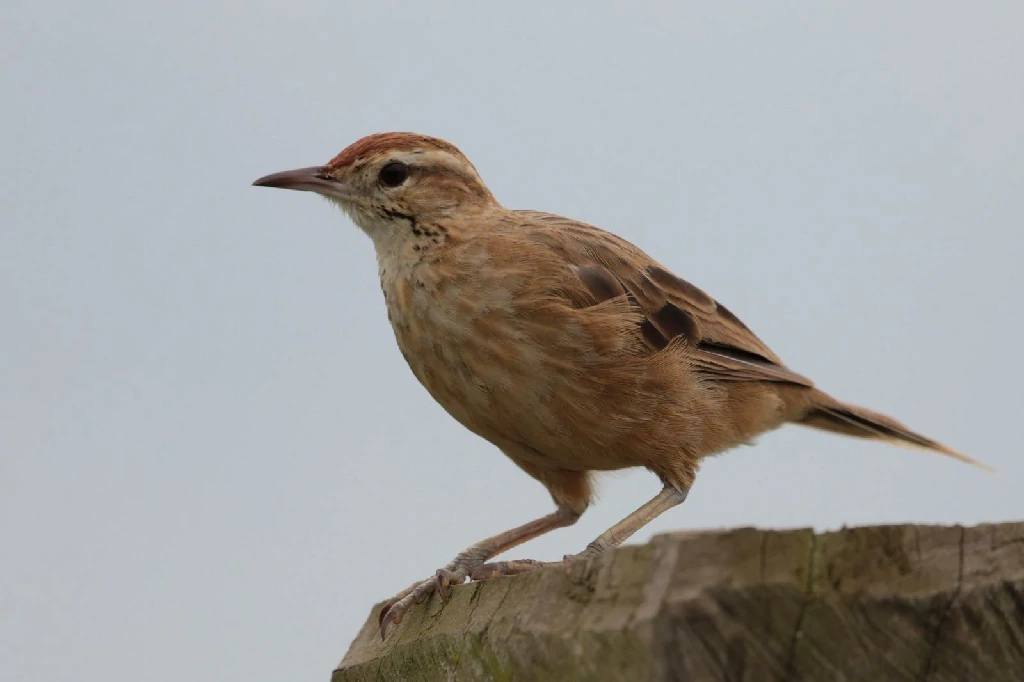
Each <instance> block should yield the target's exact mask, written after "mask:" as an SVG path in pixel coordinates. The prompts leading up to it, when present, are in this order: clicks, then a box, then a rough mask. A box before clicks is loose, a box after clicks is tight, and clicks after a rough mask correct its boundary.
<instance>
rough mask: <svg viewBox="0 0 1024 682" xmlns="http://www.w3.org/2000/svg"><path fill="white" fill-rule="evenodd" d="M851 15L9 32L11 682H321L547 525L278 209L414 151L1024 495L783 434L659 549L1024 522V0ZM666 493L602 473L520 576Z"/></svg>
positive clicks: (4, 482)
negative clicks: (548, 216)
mask: <svg viewBox="0 0 1024 682" xmlns="http://www.w3.org/2000/svg"><path fill="white" fill-rule="evenodd" d="M848 4H850V5H853V6H852V7H840V6H839V5H840V3H817V2H814V3H811V2H797V3H785V6H784V7H776V8H770V3H763V2H750V3H729V4H728V5H725V4H723V3H689V5H690V6H688V7H680V6H679V5H682V3H669V2H665V3H647V4H646V5H645V6H644V7H643V8H639V7H633V8H630V9H625V3H623V4H622V5H621V6H616V5H605V6H604V7H603V8H601V9H598V5H599V3H590V4H589V7H591V9H589V10H588V11H587V13H586V14H583V13H581V12H580V11H579V10H578V9H575V10H569V9H559V8H558V7H551V6H547V5H548V4H547V3H528V2H518V3H513V4H510V5H507V6H506V7H504V8H502V9H493V8H491V9H487V8H484V7H483V6H477V5H475V4H474V5H470V4H468V3H467V4H465V5H464V6H461V7H459V6H457V5H455V4H444V3H426V2H424V3H418V4H416V5H415V6H413V5H412V4H411V3H410V4H403V5H399V4H389V3H383V2H376V3H372V4H371V3H365V4H359V5H356V4H354V3H345V2H336V1H332V2H326V1H323V2H317V3H312V4H310V5H305V6H303V7H301V8H300V7H298V6H294V5H290V4H289V3H282V2H244V3H243V2H222V3H210V2H195V1H190V2H179V3H163V4H156V3H127V2H121V3H113V2H103V1H101V0H97V1H96V2H89V3H80V2H78V3H71V2H66V1H55V2H49V3H38V2H27V1H25V0H14V2H13V3H12V2H8V3H7V5H6V6H5V11H4V21H3V22H2V23H0V91H2V92H3V102H4V104H3V107H0V149H2V150H3V153H2V154H0V313H2V315H0V338H2V342H0V537H2V538H3V542H2V550H0V676H2V677H3V678H4V679H9V680H19V681H23V682H29V681H32V680H43V679H45V680H72V679H74V680H76V681H79V682H88V681H92V680H97V681H98V680H104V681H111V680H113V681H115V682H119V681H125V682H127V681H129V680H131V681H133V682H135V681H137V680H139V679H146V680H183V679H211V680H213V679H245V680H252V681H256V680H268V681H271V680H273V681H276V680H284V679H294V680H307V679H314V680H315V679H320V680H326V679H327V676H328V675H329V673H330V670H331V668H332V667H333V666H334V665H335V663H336V662H337V661H338V660H339V659H340V657H341V656H342V654H343V653H344V651H345V649H346V648H347V647H348V644H349V642H350V640H351V638H352V637H353V636H354V634H355V632H356V631H357V629H358V627H359V626H360V625H361V623H362V622H363V620H364V619H365V618H366V616H367V614H368V612H369V609H370V606H371V604H373V603H374V602H376V601H378V600H380V599H383V598H385V597H388V596H390V595H391V594H392V593H394V592H396V591H398V590H399V589H401V588H403V587H405V586H406V585H407V584H409V583H410V582H412V581H413V580H415V579H419V578H423V577H426V576H427V575H429V574H430V573H432V572H433V570H434V569H435V568H437V567H438V566H440V565H443V564H444V563H446V562H447V561H448V560H449V559H450V558H451V557H452V556H453V555H454V554H455V553H456V552H458V551H459V550H461V549H463V548H464V547H465V546H466V545H468V544H470V543H471V542H473V541H475V540H478V539H480V538H482V537H483V536H486V535H488V534H491V533H494V532H496V531H500V530H504V529H506V528H507V527H510V526H512V525H514V524H517V523H520V522H523V521H525V520H528V519H530V518H533V517H535V516H538V515H540V514H542V513H547V512H548V511H549V510H550V509H551V502H550V499H549V498H548V496H547V493H546V492H545V491H544V489H543V488H541V486H540V485H538V484H537V483H536V482H534V481H533V480H531V479H529V478H527V477H526V476H525V475H523V474H522V473H520V472H519V471H518V470H517V469H516V467H514V466H513V465H512V464H511V463H509V462H508V461H506V460H505V459H504V457H503V456H502V455H501V454H500V453H499V452H498V451H497V450H495V449H494V448H493V447H491V446H490V445H488V444H487V443H485V442H483V441H481V440H479V439H477V438H476V437H475V436H473V435H471V434H469V433H468V432H466V431H464V430H463V429H462V428H461V427H460V426H459V425H457V424H456V423H455V422H454V421H453V420H451V419H450V418H449V417H448V416H447V415H446V414H445V413H444V411H443V410H442V409H441V408H440V407H438V406H437V405H435V404H434V403H433V401H432V400H431V399H430V397H429V396H428V395H427V393H426V391H425V390H423V389H422V388H421V387H420V386H419V385H418V384H417V383H416V381H415V379H414V378H413V376H412V374H411V372H410V371H409V370H408V368H407V367H406V366H405V364H404V362H403V360H402V357H401V355H400V354H399V353H398V351H397V348H396V347H395V344H394V340H393V337H392V333H391V330H390V328H389V326H388V323H387V319H386V317H385V313H384V306H383V300H382V296H381V294H380V290H379V286H378V283H377V276H376V265H375V263H374V258H373V249H372V247H371V244H370V242H369V240H368V239H366V237H365V236H364V235H363V234H362V233H360V232H359V231H358V230H357V229H356V228H355V227H354V226H352V225H351V224H350V223H348V222H347V220H346V219H345V218H344V217H343V216H342V215H341V214H340V213H339V212H338V211H336V210H333V209H331V208H330V207H328V206H327V205H326V204H325V203H324V202H323V201H320V200H318V199H316V198H315V197H313V196H311V195H308V194H307V195H303V194H298V193H289V192H272V191H267V190H261V189H255V188H251V187H250V186H249V184H250V183H251V182H252V180H254V179H255V178H257V177H258V176H261V175H263V174H266V173H270V172H273V171H278V170H284V169H287V168H292V167H295V166H305V165H312V164H318V163H323V162H325V161H326V160H327V159H329V158H330V157H331V156H333V155H334V154H335V153H336V152H338V151H339V150H340V149H341V148H343V147H345V146H346V145H348V144H349V143H350V142H352V141H354V140H355V139H357V138H359V137H361V136H363V135H365V134H368V133H372V132H378V131H384V130H413V131H418V132H422V133H428V134H432V135H437V136H441V137H444V138H447V139H449V140H451V141H452V142H454V143H455V144H457V145H459V146H460V147H461V148H462V150H463V151H464V152H465V153H466V154H467V155H468V156H469V158H470V159H472V161H473V162H474V163H475V164H476V166H477V168H478V169H479V170H480V172H481V174H482V175H483V177H484V179H485V180H486V181H487V182H488V184H489V185H490V187H491V189H492V190H493V191H494V193H495V194H496V195H497V196H498V198H499V200H501V201H502V202H503V203H504V204H506V205H508V206H511V207H516V208H533V209H540V210H547V211H552V212H557V213H562V214H565V215H569V216H572V217H575V218H579V219H583V220H587V221H589V222H592V223H595V224H597V225H600V226H602V227H605V228H607V229H610V230H612V231H614V232H617V233H618V234H620V235H622V236H624V237H626V238H628V239H630V240H632V241H634V242H635V243H636V244H638V245H640V246H641V247H643V248H645V249H647V250H648V251H649V252H651V253H652V255H654V256H655V257H656V258H658V259H659V260H661V261H662V262H664V263H666V264H667V265H668V266H670V267H671V268H672V269H673V270H675V271H676V272H677V273H678V274H679V275H681V276H683V277H685V278H686V279H688V280H690V281H692V282H694V283H696V284H698V285H699V286H701V287H703V288H705V289H706V290H708V291H709V292H710V293H711V294H712V295H714V296H715V297H717V298H718V299H719V300H721V301H723V302H724V303H725V304H726V305H728V306H729V307H730V308H731V309H732V310H733V311H734V312H736V313H737V314H738V315H739V316H740V317H741V318H743V319H744V321H745V322H746V323H747V324H748V325H749V326H750V327H752V328H753V329H754V330H755V331H756V332H757V333H758V334H759V335H760V336H761V337H762V338H763V339H764V340H765V341H766V342H767V343H768V344H769V345H770V346H771V347H772V348H773V349H774V350H775V351H776V352H777V353H779V354H780V355H781V356H782V357H783V358H784V359H785V360H786V361H787V363H788V364H789V365H790V366H792V367H793V368H794V369H795V370H797V371H799V372H801V373H803V374H806V375H808V376H810V377H812V378H813V379H815V380H816V381H817V382H818V384H819V385H820V386H821V387H823V388H824V389H826V390H828V391H830V392H832V393H833V394H835V395H837V396H839V397H841V398H843V399H847V400H850V401H854V402H858V403H861V404H864V405H867V406H870V407H873V408H875V409H878V410H882V411H886V412H889V413H890V414H892V415H894V416H896V417H897V418H899V419H902V420H905V421H906V422H908V423H909V424H910V425H912V426H913V427H915V428H918V429H920V430H921V431H922V432H924V433H926V434H928V435H931V436H933V437H935V438H938V439H940V440H942V441H944V442H947V443H948V444H950V445H952V446H954V447H957V448H959V449H962V450H963V451H964V452H966V453H968V454H970V455H972V456H975V457H977V458H979V459H982V460H984V461H986V462H988V463H990V464H992V465H994V466H995V467H997V468H998V469H999V474H998V475H995V476H993V475H989V474H985V473H984V472H981V471H977V470H974V469H972V468H969V467H966V466H964V465H962V464H959V463H957V462H954V461H951V460H947V459H944V458H941V457H936V456H930V455H924V454H920V453H915V452H909V451H905V450H901V449H898V448H893V447H889V446H885V445H880V444H874V443H867V442H857V441H853V440H845V439H842V438H839V437H836V436H830V435H828V434H823V433H815V432H810V431H806V430H802V429H799V428H797V427H787V428H785V429H783V430H781V431H779V432H776V433H774V434H770V435H768V436H765V437H764V438H762V439H761V441H760V443H759V444H758V445H757V446H756V447H753V448H742V449H740V450H738V451H735V452H732V453H730V454H728V455H725V456H723V457H720V458H717V459H714V460H711V461H708V462H707V463H706V464H705V466H704V468H703V469H702V471H701V474H700V475H699V476H698V479H697V484H696V486H695V488H694V490H693V493H692V495H691V496H690V499H689V500H688V501H687V502H686V504H685V505H684V506H683V507H681V508H678V509H676V510H673V511H672V512H670V513H668V514H666V515H665V516H664V517H663V518H662V519H660V520H659V521H657V522H656V523H654V524H652V525H651V526H650V527H649V528H648V529H647V530H646V531H645V532H643V533H642V534H641V535H640V536H638V537H637V538H636V541H646V540H647V539H648V538H649V537H650V536H651V535H652V534H653V533H656V532H665V531H670V530H673V529H684V528H686V529H693V528H716V527H722V526H736V525H759V526H765V527H790V526H815V527H817V528H834V527H837V526H840V525H842V524H851V525H852V524H869V523H898V522H906V521H914V522H922V523H977V522H982V521H1000V520H1008V519H1020V518H1021V517H1022V516H1024V502H1022V500H1021V496H1020V492H1019V491H1020V489H1021V478H1022V475H1024V463H1022V458H1021V456H1020V446H1019V443H1018V441H1017V437H1016V434H1017V432H1018V430H1019V429H1018V426H1019V423H1020V420H1021V415H1022V410H1021V408H1022V407H1024V402H1022V400H1021V391H1020V385H1021V383H1020V382H1021V381H1022V380H1024V376H1022V374H1024V363H1022V362H1021V351H1020V347H1019V346H1020V343H1021V338H1022V333H1021V332H1022V326H1021V322H1020V315H1019V314H1018V311H1017V308H1018V307H1019V305H1020V296H1021V293H1022V288H1024V287H1022V284H1024V283H1022V276H1021V274H1020V260H1021V257H1022V255H1024V237H1022V228H1024V199H1022V192H1021V188H1022V186H1024V135H1022V127H1021V121H1024V88H1022V87H1021V84H1022V83H1024V43H1022V41H1021V40H1020V35H1021V34H1022V29H1024V5H1021V3H1018V2H987V3H974V4H972V5H970V6H968V5H967V4H964V3H953V2H934V3H927V4H926V3H915V4H912V3H900V4H893V3H888V2H885V3H883V2H861V3H848ZM826 5H827V6H826ZM925 8H927V13H924V9H925ZM954 8H955V9H954ZM657 489H658V482H657V480H656V479H655V478H654V477H653V476H652V475H651V474H648V473H646V472H644V471H634V472H630V473H625V474H616V475H612V476H606V477H604V478H603V479H602V481H601V499H600V500H599V501H598V503H597V505H596V506H595V507H593V508H592V509H591V510H590V511H589V512H588V513H587V515H586V516H584V518H583V520H582V521H581V522H580V523H579V524H578V525H577V526H576V527H574V528H571V529H567V530H562V531H559V532H556V533H554V534H552V535H550V536H549V537H546V538H543V539H540V540H537V541H535V542H533V543H531V544H529V545H527V546H526V547H524V548H521V549H520V550H517V551H516V553H515V556H518V557H524V558H525V557H532V558H539V559H554V558H557V557H560V556H561V555H562V554H565V553H567V552H573V551H577V550H579V549H581V548H582V547H583V546H584V545H585V544H586V543H587V542H588V541H589V540H590V539H592V538H593V537H594V536H595V535H596V534H597V533H599V532H600V531H601V530H603V529H604V528H605V527H607V526H608V525H610V524H611V523H613V522H614V521H616V520H618V519H619V518H620V517H622V516H623V515H624V514H625V513H627V512H628V511H630V510H632V509H633V508H635V507H636V506H638V505H639V504H640V503H641V502H643V501H644V500H646V499H647V498H648V497H650V496H651V495H653V494H654V493H655V492H656V491H657ZM140 676H141V677H140Z"/></svg>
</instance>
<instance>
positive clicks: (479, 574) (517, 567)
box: [469, 559, 557, 580]
mask: <svg viewBox="0 0 1024 682" xmlns="http://www.w3.org/2000/svg"><path fill="white" fill-rule="evenodd" d="M551 563H552V562H549V561H536V560H534V559H519V560H517V561H495V562H492V563H489V564H481V565H479V566H477V567H476V568H474V569H473V570H472V571H470V573H469V579H470V580H492V579H494V578H500V577H502V576H509V575H519V574H520V573H528V572H529V571H533V570H535V569H538V568H540V567H541V566H550V565H551ZM556 563H557V562H556Z"/></svg>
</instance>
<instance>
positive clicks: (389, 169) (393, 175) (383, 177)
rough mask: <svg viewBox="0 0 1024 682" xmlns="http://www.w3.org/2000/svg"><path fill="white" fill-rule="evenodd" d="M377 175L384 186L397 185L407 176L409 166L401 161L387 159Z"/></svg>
mask: <svg viewBox="0 0 1024 682" xmlns="http://www.w3.org/2000/svg"><path fill="white" fill-rule="evenodd" d="M378 177H380V184H382V185H384V186H385V187H398V186H399V185H401V184H402V183H403V182H405V180H406V178H408V177H409V167H408V166H406V165H405V164H404V163H402V162H401V161H389V162H388V163H386V164H384V167H383V168H381V169H380V175H379V176H378Z"/></svg>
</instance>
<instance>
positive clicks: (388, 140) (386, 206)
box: [253, 133, 500, 245]
mask: <svg viewBox="0 0 1024 682" xmlns="http://www.w3.org/2000/svg"><path fill="white" fill-rule="evenodd" d="M253 184H254V185H256V186H258V187H279V188H281V189H295V190H302V191H306V192H316V193H317V194H320V195H322V196H324V197H326V198H327V199H329V200H330V201H332V202H334V203H336V204H337V205H339V206H340V207H341V208H342V209H343V210H344V211H345V213H347V214H348V215H349V216H350V217H351V218H352V220H353V222H355V224H356V225H358V226H359V227H360V228H362V229H363V231H365V232H366V233H367V234H368V235H370V237H371V238H372V239H373V240H374V242H375V243H376V244H378V245H381V244H383V243H394V241H395V240H396V239H397V240H399V241H401V240H402V239H403V238H406V237H415V236H420V235H419V234H418V233H419V232H422V231H423V229H424V228H428V229H429V227H430V226H440V227H447V226H448V224H450V223H453V222H454V223H458V222H459V217H467V216H470V215H473V214H474V213H476V212H479V211H487V210H490V209H493V208H500V206H499V204H498V202H497V201H496V200H495V199H494V196H493V195H492V194H491V192H490V191H489V190H488V189H487V186H486V185H484V182H483V180H481V179H480V175H479V174H478V173H477V172H476V168H474V167H473V164H471V163H470V162H469V159H467V158H466V157H465V155H463V153H462V152H460V151H459V150H458V149H457V148H456V147H455V146H454V145H452V144H450V143H448V142H445V141H444V140H441V139H438V138H435V137H428V136H426V135H418V134H415V133H378V134H376V135H370V136H368V137H364V138H363V139H361V140H359V141H357V142H355V143H353V144H352V145H350V146H348V147H346V148H345V149H344V150H343V151H342V152H341V153H340V154H338V155H337V156H335V157H334V158H333V159H331V160H330V161H329V162H328V163H327V164H326V165H323V166H312V167H309V168H299V169H296V170H290V171H284V172H282V173H274V174H273V175H267V176H266V177H262V178H260V179H259V180H257V181H256V182H254V183H253Z"/></svg>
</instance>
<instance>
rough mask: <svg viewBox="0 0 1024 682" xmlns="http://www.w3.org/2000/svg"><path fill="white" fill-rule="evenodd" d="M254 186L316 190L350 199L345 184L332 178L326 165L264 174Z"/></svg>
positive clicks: (338, 197)
mask: <svg viewBox="0 0 1024 682" xmlns="http://www.w3.org/2000/svg"><path fill="white" fill-rule="evenodd" d="M252 184H253V186H254V187H277V188H278V189H294V190H298V191H300V192H316V193H317V194H323V195H324V196H329V197H334V198H336V199H343V200H350V199H352V196H351V195H350V193H349V192H348V191H347V190H346V188H345V185H343V184H342V183H340V182H338V181H337V180H335V179H334V178H332V177H331V176H330V175H329V173H328V169H327V166H310V167H309V168H296V169H295V170H288V171H282V172H281V173H272V174H270V175H265V176H263V177H262V178H260V179H259V180H257V181H256V182H254V183H252Z"/></svg>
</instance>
